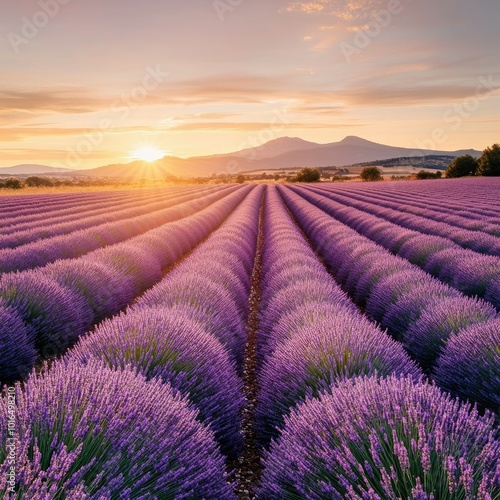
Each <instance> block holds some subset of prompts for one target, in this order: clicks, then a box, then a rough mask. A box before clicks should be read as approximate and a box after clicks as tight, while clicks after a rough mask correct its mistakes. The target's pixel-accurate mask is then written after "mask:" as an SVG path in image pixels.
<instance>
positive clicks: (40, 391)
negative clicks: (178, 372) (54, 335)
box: [0, 362, 234, 500]
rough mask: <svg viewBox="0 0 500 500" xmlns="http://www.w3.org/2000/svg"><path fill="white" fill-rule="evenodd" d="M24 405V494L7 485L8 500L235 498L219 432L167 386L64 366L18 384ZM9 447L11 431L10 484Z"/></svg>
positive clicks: (0, 467)
mask: <svg viewBox="0 0 500 500" xmlns="http://www.w3.org/2000/svg"><path fill="white" fill-rule="evenodd" d="M16 400H17V408H16V416H17V429H16V434H17V438H18V442H17V448H16V455H17V458H16V464H17V470H16V486H15V489H16V494H15V495H11V494H9V493H7V491H6V483H5V481H4V482H3V483H2V485H0V495H2V496H4V497H5V498H11V499H13V498H33V499H34V498H37V499H38V498H40V499H41V498H47V499H48V498H50V499H55V500H60V499H61V500H62V499H64V498H71V499H72V500H84V499H90V500H100V499H104V498H110V499H111V498H120V499H133V498H158V499H159V498H162V499H172V500H174V499H175V500H178V499H186V500H187V499H192V498H207V499H213V500H219V499H233V498H234V495H233V494H232V492H231V488H230V486H229V485H228V484H227V478H226V475H225V472H224V460H223V458H222V456H221V454H220V452H219V451H218V449H217V447H216V445H215V442H214V439H213V434H212V432H211V431H210V430H208V429H206V428H205V427H204V426H203V425H202V424H201V423H199V422H198V421H197V420H196V415H197V413H196V411H194V410H192V409H190V408H189V407H188V405H187V403H186V401H185V400H183V399H181V398H180V396H176V395H174V394H173V393H172V391H171V389H170V388H169V386H168V385H166V384H163V383H161V382H160V381H158V380H154V381H151V382H146V380H145V379H144V377H142V376H140V375H137V374H135V373H134V372H132V371H131V370H128V369H127V370H123V371H122V370H116V371H115V370H111V369H109V368H106V367H104V366H103V365H101V364H99V363H96V362H93V363H89V364H88V365H87V366H82V365H81V363H79V362H76V363H71V362H69V363H63V362H59V363H56V364H55V365H54V366H52V367H51V369H50V371H49V372H46V373H42V374H41V375H39V376H32V377H31V378H29V379H28V381H27V383H26V385H25V387H24V390H22V389H21V386H20V384H17V386H16ZM0 408H1V409H0V412H1V414H2V420H3V421H6V419H7V404H6V401H5V400H4V401H2V404H1V406H0ZM7 439H8V435H7V427H6V426H2V427H1V428H0V443H1V448H0V450H1V451H0V475H1V476H2V477H3V478H5V477H6V472H7V470H8V469H9V467H10V465H9V461H8V460H7V453H6V444H7Z"/></svg>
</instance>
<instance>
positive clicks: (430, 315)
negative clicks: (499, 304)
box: [403, 297, 496, 369]
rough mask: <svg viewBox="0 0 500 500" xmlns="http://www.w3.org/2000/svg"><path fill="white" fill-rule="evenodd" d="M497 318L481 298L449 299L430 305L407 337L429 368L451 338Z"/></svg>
mask: <svg viewBox="0 0 500 500" xmlns="http://www.w3.org/2000/svg"><path fill="white" fill-rule="evenodd" d="M495 316H496V310H495V308H494V307H493V306H492V305H490V304H487V303H486V302H484V301H483V300H480V299H476V300H474V299H467V298H465V297H456V298H448V299H445V300H439V301H436V303H434V304H429V305H428V307H426V309H425V311H424V312H423V313H422V315H421V316H420V317H419V319H418V320H417V321H416V322H415V323H414V324H412V325H411V326H410V328H409V329H408V331H407V332H406V333H405V335H404V336H403V345H404V346H405V348H406V349H407V350H408V352H409V353H410V354H411V355H412V356H413V357H414V358H415V359H416V360H417V361H418V362H419V363H420V365H421V366H422V367H423V368H425V369H428V368H430V367H431V366H432V365H433V364H434V362H435V361H436V359H437V358H438V357H439V355H440V354H441V352H442V351H443V348H444V346H445V345H446V343H447V341H448V340H449V338H450V337H452V336H454V335H456V334H458V333H459V331H460V330H462V329H465V328H468V327H469V326H471V325H479V324H480V323H483V322H487V321H489V320H491V319H493V318H495Z"/></svg>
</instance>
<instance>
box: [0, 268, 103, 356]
mask: <svg viewBox="0 0 500 500" xmlns="http://www.w3.org/2000/svg"><path fill="white" fill-rule="evenodd" d="M0 298H1V299H3V303H4V304H5V305H7V306H10V307H11V308H12V309H14V310H15V311H16V313H17V314H18V315H19V317H20V318H21V319H22V320H23V321H24V322H25V323H26V324H27V325H28V326H29V327H30V328H31V329H32V330H33V332H34V342H35V346H36V348H37V349H38V350H39V351H40V354H41V355H42V356H43V357H47V358H49V357H52V356H56V355H58V354H60V353H61V352H63V351H64V350H65V349H66V348H67V347H69V346H70V345H72V344H73V343H74V342H75V341H76V339H77V338H78V337H79V336H80V335H81V334H83V333H84V332H85V331H87V330H88V329H89V328H90V325H91V324H92V321H93V318H94V315H93V313H92V310H91V309H90V307H89V306H88V304H87V302H86V301H85V300H84V299H83V298H82V297H81V296H79V295H77V294H75V293H73V292H72V291H71V290H70V289H69V288H66V287H63V286H61V285H59V284H58V283H57V282H56V281H55V280H53V279H51V278H48V277H47V276H44V275H43V274H42V273H41V272H40V271H26V272H23V273H18V274H5V275H3V276H2V277H1V278H0Z"/></svg>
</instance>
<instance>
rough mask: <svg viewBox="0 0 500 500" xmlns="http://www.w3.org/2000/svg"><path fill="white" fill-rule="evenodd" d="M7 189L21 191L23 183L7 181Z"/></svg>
mask: <svg viewBox="0 0 500 500" xmlns="http://www.w3.org/2000/svg"><path fill="white" fill-rule="evenodd" d="M5 187H6V188H7V189H21V188H22V187H23V183H22V182H21V181H20V180H19V179H7V180H6V181H5Z"/></svg>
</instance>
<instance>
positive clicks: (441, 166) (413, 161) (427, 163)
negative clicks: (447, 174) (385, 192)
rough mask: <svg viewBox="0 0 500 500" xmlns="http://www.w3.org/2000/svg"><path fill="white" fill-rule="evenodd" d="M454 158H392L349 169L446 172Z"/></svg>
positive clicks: (357, 165)
mask: <svg viewBox="0 0 500 500" xmlns="http://www.w3.org/2000/svg"><path fill="white" fill-rule="evenodd" d="M453 158H454V156H449V155H430V156H424V157H422V156H410V157H407V158H406V157H404V158H390V159H389V160H376V161H369V162H365V163H357V164H355V165H349V166H348V167H347V168H349V167H372V166H375V167H385V168H390V167H405V166H408V167H416V168H433V169H436V170H446V168H447V167H448V165H449V164H450V163H451V162H452V160H453Z"/></svg>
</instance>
